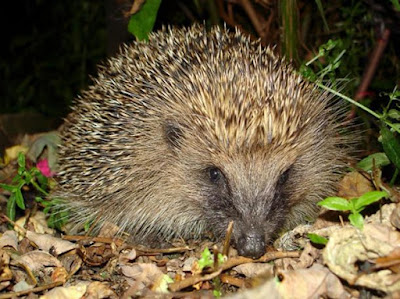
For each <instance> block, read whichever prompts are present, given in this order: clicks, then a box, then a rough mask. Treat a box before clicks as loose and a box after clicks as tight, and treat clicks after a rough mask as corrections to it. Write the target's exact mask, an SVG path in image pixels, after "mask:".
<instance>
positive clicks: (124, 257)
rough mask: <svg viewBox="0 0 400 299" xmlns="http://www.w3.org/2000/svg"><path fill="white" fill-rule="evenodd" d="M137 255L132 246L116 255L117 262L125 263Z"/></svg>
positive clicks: (131, 260)
mask: <svg viewBox="0 0 400 299" xmlns="http://www.w3.org/2000/svg"><path fill="white" fill-rule="evenodd" d="M136 257H137V254H136V250H135V249H134V248H132V249H129V250H127V251H124V252H121V253H120V255H119V256H118V262H119V263H120V264H127V263H129V262H133V261H134V260H135V259H136Z"/></svg>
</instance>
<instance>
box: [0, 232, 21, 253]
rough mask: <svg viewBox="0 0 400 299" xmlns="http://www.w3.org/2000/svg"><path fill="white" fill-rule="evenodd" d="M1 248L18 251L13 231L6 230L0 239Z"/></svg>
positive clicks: (16, 239)
mask: <svg viewBox="0 0 400 299" xmlns="http://www.w3.org/2000/svg"><path fill="white" fill-rule="evenodd" d="M3 247H12V248H14V249H15V250H18V237H17V233H16V232H15V231H13V230H8V231H6V232H4V234H3V235H2V236H1V237H0V248H3Z"/></svg>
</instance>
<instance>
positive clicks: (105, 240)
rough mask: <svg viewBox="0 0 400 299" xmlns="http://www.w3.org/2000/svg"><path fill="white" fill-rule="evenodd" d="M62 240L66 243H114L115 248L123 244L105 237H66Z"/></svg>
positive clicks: (122, 241)
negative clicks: (66, 241)
mask: <svg viewBox="0 0 400 299" xmlns="http://www.w3.org/2000/svg"><path fill="white" fill-rule="evenodd" d="M62 239H63V240H68V241H88V242H100V243H105V244H112V243H115V245H117V246H121V245H122V244H124V243H125V242H124V240H122V239H118V238H114V239H113V238H105V237H90V236H73V235H66V236H62Z"/></svg>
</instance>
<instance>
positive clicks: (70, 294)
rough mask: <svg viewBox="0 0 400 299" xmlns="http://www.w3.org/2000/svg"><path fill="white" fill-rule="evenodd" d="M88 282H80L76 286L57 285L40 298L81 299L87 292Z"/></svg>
mask: <svg viewBox="0 0 400 299" xmlns="http://www.w3.org/2000/svg"><path fill="white" fill-rule="evenodd" d="M87 284H88V283H86V282H80V283H78V284H77V285H74V286H69V287H57V288H54V289H52V290H50V291H49V292H47V293H46V294H44V295H43V296H40V299H80V298H82V297H83V295H84V294H85V293H86V289H87Z"/></svg>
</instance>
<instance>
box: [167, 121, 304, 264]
mask: <svg viewBox="0 0 400 299" xmlns="http://www.w3.org/2000/svg"><path fill="white" fill-rule="evenodd" d="M185 132H186V131H185V130H182V129H178V126H176V125H167V126H165V133H166V137H167V143H168V144H169V146H170V149H172V151H173V152H175V155H176V163H175V164H174V167H176V168H175V173H181V174H184V176H182V181H181V182H180V183H179V184H180V186H182V188H183V189H186V190H191V191H192V194H190V195H189V196H188V198H191V199H192V200H194V201H195V202H196V204H197V205H199V206H200V208H201V211H202V216H201V218H202V220H205V222H206V223H207V227H209V228H210V229H211V230H212V231H213V232H214V234H215V235H216V236H218V237H222V236H223V235H224V234H225V232H226V229H227V227H228V223H229V222H230V221H233V222H234V229H233V238H232V239H233V241H234V243H235V245H236V248H237V250H238V252H239V254H241V255H244V256H249V257H253V258H258V257H260V256H261V255H262V254H264V253H265V250H266V245H267V244H268V243H269V242H271V241H272V240H273V237H274V236H275V235H276V233H277V232H279V231H280V230H281V229H282V226H283V224H284V222H285V220H286V216H287V214H288V210H289V206H290V205H291V203H290V201H291V200H292V198H291V197H292V195H291V194H290V193H291V192H292V191H291V188H290V186H289V185H290V182H291V180H293V177H294V178H295V179H296V175H295V171H296V169H295V168H296V167H295V166H294V163H293V161H294V160H295V157H293V155H292V156H291V155H290V154H288V153H286V152H282V153H281V154H278V153H269V154H268V152H267V150H266V149H261V150H260V151H258V152H253V153H251V154H249V153H247V154H246V153H243V152H240V151H239V152H236V153H234V154H232V153H228V152H224V151H222V150H221V151H219V152H216V153H210V152H207V151H203V149H204V146H205V145H204V144H201V142H200V141H199V140H195V139H196V136H193V135H190V134H185ZM192 138H194V139H192ZM271 157H273V158H271ZM187 161H189V163H188V164H187V163H186V162H187ZM183 186H184V187H183Z"/></svg>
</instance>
